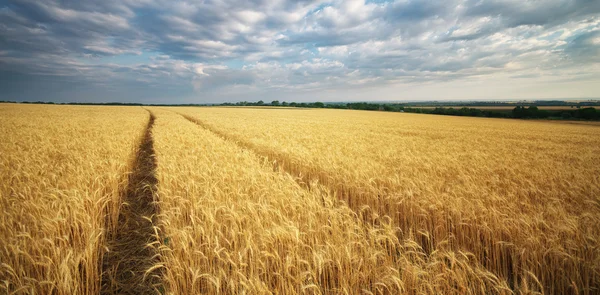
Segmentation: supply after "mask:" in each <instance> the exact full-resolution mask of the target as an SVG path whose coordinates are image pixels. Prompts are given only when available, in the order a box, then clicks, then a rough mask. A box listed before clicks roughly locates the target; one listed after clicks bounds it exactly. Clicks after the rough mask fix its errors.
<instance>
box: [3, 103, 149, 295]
mask: <svg viewBox="0 0 600 295" xmlns="http://www.w3.org/2000/svg"><path fill="white" fill-rule="evenodd" d="M147 121H148V112H146V111H144V110H143V109H141V108H124V107H83V106H40V105H9V104H0V134H1V136H2V140H0V208H2V209H1V210H2V213H1V214H0V263H1V264H0V294H98V292H99V291H100V288H101V284H100V278H101V268H100V264H101V261H102V256H103V253H104V252H105V250H104V248H105V247H106V241H107V232H108V231H109V230H110V228H111V227H114V226H115V223H116V221H117V220H116V217H117V215H118V213H119V212H118V211H119V206H120V202H121V201H120V190H121V189H122V188H123V187H124V186H126V182H127V177H126V174H127V173H128V168H129V167H128V166H129V162H130V156H131V154H132V153H135V149H136V148H137V145H138V141H139V137H140V136H141V134H142V132H143V131H144V127H145V125H146V123H147Z"/></svg>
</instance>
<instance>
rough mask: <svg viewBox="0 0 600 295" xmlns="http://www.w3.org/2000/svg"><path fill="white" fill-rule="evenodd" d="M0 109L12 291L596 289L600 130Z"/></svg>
mask: <svg viewBox="0 0 600 295" xmlns="http://www.w3.org/2000/svg"><path fill="white" fill-rule="evenodd" d="M0 114H1V116H0V130H1V131H2V134H3V135H2V139H3V140H2V142H1V143H0V165H2V166H0V167H1V168H2V169H1V170H0V177H1V179H2V184H1V185H0V193H1V195H0V204H2V208H3V210H4V211H3V214H2V217H1V219H0V238H1V240H0V261H1V262H2V265H1V266H0V282H1V283H2V284H0V292H2V293H9V294H11V293H15V294H30V293H39V294H50V293H54V294H98V293H102V294H113V293H135V292H137V293H138V294H139V293H156V294H595V293H598V292H600V165H599V164H600V127H599V126H594V125H576V124H566V123H567V122H565V124H563V123H562V122H544V121H524V120H505V119H489V118H465V117H446V116H435V115H423V114H408V113H385V112H365V111H350V110H323V109H319V110H317V109H283V108H281V109H280V108H272V109H269V108H213V107H204V108H192V107H146V108H141V107H79V106H77V107H75V106H38V105H28V106H24V105H15V104H3V105H0ZM127 237H129V238H127ZM136 265H137V266H136ZM128 274H131V275H128ZM65 278H68V280H67V279H65Z"/></svg>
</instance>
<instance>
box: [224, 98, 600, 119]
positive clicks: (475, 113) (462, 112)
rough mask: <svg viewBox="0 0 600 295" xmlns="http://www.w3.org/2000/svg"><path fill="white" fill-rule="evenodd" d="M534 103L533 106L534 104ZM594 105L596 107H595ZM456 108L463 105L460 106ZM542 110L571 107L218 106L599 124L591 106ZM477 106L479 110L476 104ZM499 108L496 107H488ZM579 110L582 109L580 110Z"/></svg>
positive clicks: (398, 105) (411, 105) (545, 103)
mask: <svg viewBox="0 0 600 295" xmlns="http://www.w3.org/2000/svg"><path fill="white" fill-rule="evenodd" d="M536 103H537V102H536ZM596 104H597V103H596ZM460 105H465V104H464V103H462V104H460ZM542 105H544V106H571V108H572V109H570V110H540V109H539V108H538V107H537V106H536V105H531V106H521V105H519V106H516V107H515V108H514V109H512V111H511V110H510V109H508V110H482V109H478V108H470V107H461V108H453V107H446V106H443V107H442V106H440V107H435V108H422V107H418V106H414V104H400V103H384V104H377V103H367V102H353V103H327V104H325V103H322V102H312V103H295V102H290V103H286V102H282V103H280V102H279V101H276V100H275V101H273V102H271V103H270V104H269V103H265V102H263V101H258V102H245V101H244V102H238V103H223V104H220V106H287V107H301V108H328V109H351V110H366V111H386V112H406V113H420V114H434V115H446V116H467V117H490V118H517V119H568V120H573V119H577V120H600V111H598V110H596V109H595V108H593V107H585V106H587V105H594V103H593V102H581V103H568V104H567V103H565V102H563V103H561V104H552V105H550V104H548V102H543V103H542ZM477 106H483V105H481V104H478V105H477ZM489 106H499V105H491V104H490V105H489ZM502 106H514V103H513V104H508V103H507V104H506V105H502ZM582 106H583V107H582Z"/></svg>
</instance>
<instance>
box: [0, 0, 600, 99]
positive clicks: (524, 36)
mask: <svg viewBox="0 0 600 295" xmlns="http://www.w3.org/2000/svg"><path fill="white" fill-rule="evenodd" d="M598 81H600V1H595V0H545V1H523V0H495V1H485V0H476V1H475V0H449V1H437V0H423V1H414V0H398V1H366V2H365V1H356V0H350V1H318V0H317V1H310V0H306V1H288V0H275V1H262V0H254V1H168V0H120V1H118V0H104V1H75V0H60V1H58V0H56V1H52V0H48V1H45V0H18V1H16V0H15V1H5V0H0V100H53V101H62V102H64V101H82V102H86V101H130V102H134V101H135V102H148V103H156V102H163V103H188V102H193V103H203V102H222V101H240V100H258V99H262V100H270V99H273V100H274V99H277V100H288V101H290V100H295V101H314V100H322V101H336V100H337V101H343V100H418V99H436V100H444V99H516V98H518V99H521V98H577V97H599V96H600V83H598Z"/></svg>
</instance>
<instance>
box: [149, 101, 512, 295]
mask: <svg viewBox="0 0 600 295" xmlns="http://www.w3.org/2000/svg"><path fill="white" fill-rule="evenodd" d="M153 112H154V113H155V114H157V120H156V124H155V127H154V128H153V138H154V140H155V150H156V154H157V162H158V163H157V164H158V169H157V178H158V183H159V199H160V208H161V212H162V213H161V216H160V220H162V222H163V225H162V228H163V245H162V252H163V261H162V263H161V264H160V265H159V266H157V267H164V269H165V272H166V275H165V285H166V287H167V290H169V293H171V294H200V293H202V294H270V293H275V294H306V293H308V294H400V293H404V294H423V293H430V294H440V293H445V294H480V293H488V294H492V293H510V291H509V290H508V285H507V284H506V283H505V282H502V281H501V280H499V279H498V278H496V277H495V276H494V275H493V274H491V273H489V272H487V271H485V269H483V268H482V267H480V266H479V265H477V263H476V261H475V259H474V257H472V256H469V255H468V254H466V253H462V252H453V251H448V250H447V249H445V248H444V247H443V246H442V247H440V248H439V249H436V251H434V253H429V254H426V253H425V252H424V251H423V250H422V249H421V247H420V246H419V245H418V244H417V243H415V242H414V241H412V240H411V239H410V237H408V236H407V237H405V239H403V240H399V239H398V236H397V235H396V229H395V228H393V227H392V226H391V222H390V221H389V218H385V217H382V218H377V219H376V221H377V222H376V224H375V225H373V224H367V223H364V222H362V218H361V217H360V216H361V215H367V213H365V212H363V213H361V214H358V215H357V214H356V213H354V212H353V211H352V210H351V209H350V208H348V207H347V206H345V205H344V204H342V203H340V202H339V201H338V200H336V199H335V198H334V197H333V196H331V195H330V194H328V192H327V190H325V189H323V188H322V187H321V186H319V185H318V184H317V183H313V184H311V186H310V190H308V189H305V188H303V187H301V186H300V185H298V184H297V183H296V182H295V180H294V179H293V178H292V177H290V175H289V174H287V173H284V172H283V173H282V172H277V171H273V163H271V162H266V161H264V159H263V160H261V158H260V157H259V156H257V155H255V154H254V153H253V152H249V151H248V150H244V149H242V148H240V147H238V146H237V145H236V144H235V143H233V142H229V141H226V140H223V139H221V138H219V137H218V136H216V135H214V134H212V133H211V132H210V131H208V130H205V129H203V128H200V127H199V126H197V125H195V124H192V123H190V122H189V121H186V120H185V119H184V118H183V117H181V116H179V115H177V114H175V113H172V112H168V111H162V110H156V109H155V110H153Z"/></svg>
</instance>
